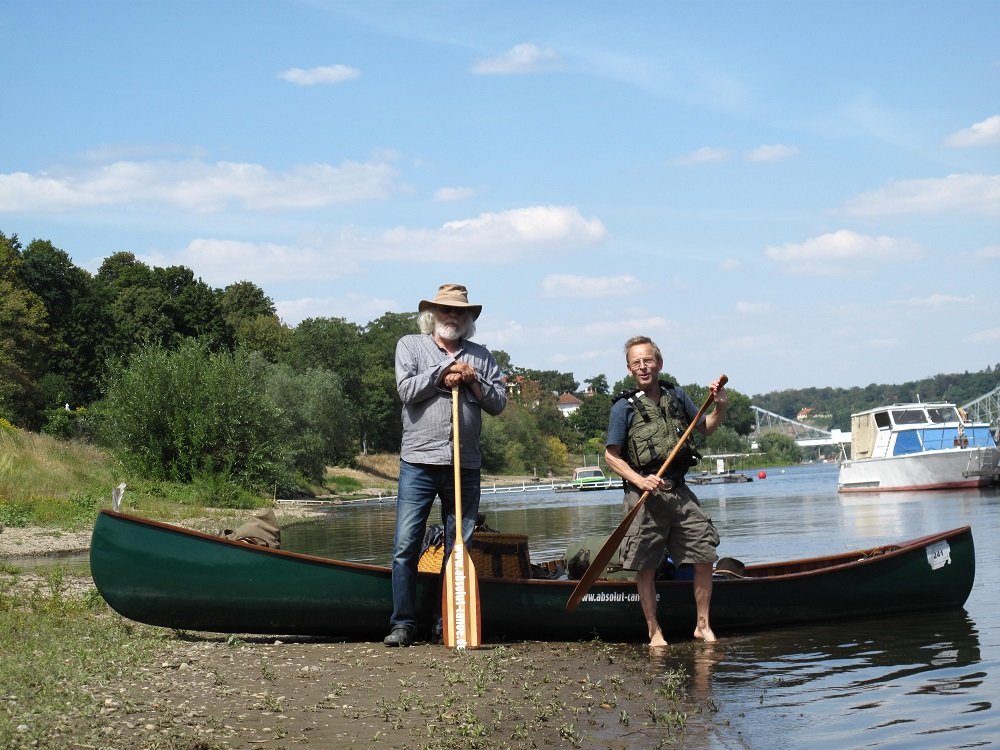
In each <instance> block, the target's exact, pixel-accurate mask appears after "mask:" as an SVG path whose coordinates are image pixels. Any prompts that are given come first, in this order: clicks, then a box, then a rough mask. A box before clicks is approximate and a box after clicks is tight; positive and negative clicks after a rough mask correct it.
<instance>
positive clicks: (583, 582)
mask: <svg viewBox="0 0 1000 750" xmlns="http://www.w3.org/2000/svg"><path fill="white" fill-rule="evenodd" d="M727 382H729V378H727V377H726V376H725V375H721V376H720V377H719V387H720V388H721V387H722V386H724V385H725V384H726V383H727ZM714 400H715V394H714V393H711V392H709V394H708V398H706V399H705V403H703V404H702V405H701V408H700V409H699V410H698V413H697V414H695V416H694V419H692V420H691V424H689V425H688V427H687V429H686V430H684V434H683V435H681V436H680V439H678V441H677V445H675V446H674V448H673V450H671V451H670V455H669V456H667V459H666V460H665V461H664V462H663V466H661V467H660V470H659V471H658V472H656V476H658V477H662V476H663V474H664V472H665V471H666V470H667V468H668V467H669V466H670V464H672V463H673V461H674V458H676V457H677V454H678V453H679V452H680V450H681V448H682V447H683V446H684V443H686V442H687V439H688V438H689V437H690V436H691V433H692V432H694V429H695V428H696V427H697V426H698V423H699V422H700V421H701V418H702V417H703V416H704V415H705V410H706V409H708V407H709V406H710V405H711V404H712V402H713V401H714ZM648 497H649V492H648V491H647V492H643V493H642V497H640V498H639V501H638V502H637V503H636V504H635V506H633V508H632V510H630V511H629V512H628V513H627V514H625V518H623V519H622V522H621V523H620V524H618V528H617V529H615V530H614V531H613V532H612V533H611V536H609V537H608V539H607V541H606V542H604V546H603V547H601V549H600V551H599V552H598V553H597V554H596V555H594V559H593V560H591V562H590V567H588V568H587V570H586V572H584V574H583V577H582V578H580V582H579V583H577V584H576V588H574V589H573V593H572V594H570V596H569V600H568V601H567V602H566V609H568V610H570V611H572V610H574V609H576V605H577V604H579V603H580V600H581V599H583V597H584V596H586V594H587V592H588V591H590V587H591V586H593V585H594V582H595V581H596V580H597V579H598V578H600V576H601V573H603V572H604V569H605V567H607V564H608V561H609V560H610V559H611V557H612V555H614V554H615V550H616V549H618V547H619V546H620V545H621V543H622V539H624V538H625V534H626V533H628V529H629V526H631V525H632V521H633V520H634V519H635V517H636V516H637V515H639V511H640V510H642V505H643V503H645V502H646V498H648Z"/></svg>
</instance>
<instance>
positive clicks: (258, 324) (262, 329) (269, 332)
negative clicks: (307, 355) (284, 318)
mask: <svg viewBox="0 0 1000 750" xmlns="http://www.w3.org/2000/svg"><path fill="white" fill-rule="evenodd" d="M293 335H294V334H293V332H292V329H290V328H289V327H288V326H286V325H285V324H284V323H282V322H281V321H280V320H279V319H278V317H277V316H276V315H258V316H257V317H255V318H244V319H241V320H239V321H238V322H237V323H236V328H235V330H234V332H233V339H234V340H235V342H236V346H238V347H241V348H243V349H248V350H249V351H252V352H257V353H258V354H260V355H261V356H262V357H264V359H266V360H267V361H268V362H280V361H282V360H285V359H287V357H288V352H289V350H290V349H291V346H292V338H293Z"/></svg>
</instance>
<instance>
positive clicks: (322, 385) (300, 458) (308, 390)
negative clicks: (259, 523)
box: [268, 365, 355, 483]
mask: <svg viewBox="0 0 1000 750" xmlns="http://www.w3.org/2000/svg"><path fill="white" fill-rule="evenodd" d="M268 391H269V393H270V395H271V398H272V400H273V401H274V403H275V404H276V405H277V407H278V409H279V411H280V413H281V415H282V418H283V419H282V426H281V430H282V435H284V436H285V439H286V440H287V441H288V443H289V445H290V447H291V456H292V462H293V463H294V465H295V468H296V469H297V470H298V471H299V472H300V473H301V474H303V475H304V476H305V477H306V478H307V479H309V480H311V481H313V482H316V483H321V482H322V481H323V477H324V475H325V474H326V467H327V466H331V465H336V464H340V463H345V462H347V461H348V460H349V459H351V458H353V457H354V448H355V441H354V440H353V437H352V435H351V430H350V424H349V422H350V416H349V410H348V409H347V408H345V407H346V403H345V402H346V399H345V397H344V392H343V390H342V389H341V387H340V380H339V378H338V377H337V376H336V374H334V373H332V372H330V371H329V370H322V369H309V370H305V371H304V372H296V371H295V370H293V369H292V368H291V367H290V366H288V365H272V366H271V367H270V370H269V377H268Z"/></svg>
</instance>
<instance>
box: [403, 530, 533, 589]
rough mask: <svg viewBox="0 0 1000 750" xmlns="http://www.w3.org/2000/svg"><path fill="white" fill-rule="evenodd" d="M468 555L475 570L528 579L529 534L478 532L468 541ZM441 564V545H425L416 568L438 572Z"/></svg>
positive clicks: (529, 574) (442, 554) (442, 555)
mask: <svg viewBox="0 0 1000 750" xmlns="http://www.w3.org/2000/svg"><path fill="white" fill-rule="evenodd" d="M469 557H471V558H472V564H473V565H475V566H476V573H477V574H478V575H481V576H491V577H493V578H531V559H530V557H529V556H528V537H527V536H526V535H524V534H500V533H498V532H494V531H477V532H476V533H475V534H473V535H472V541H471V542H469ZM443 564H444V545H443V544H438V545H435V546H433V547H428V548H427V550H426V551H425V552H424V553H423V554H422V555H421V556H420V560H419V562H418V563H417V570H419V571H422V572H424V573H440V572H441V566H442V565H443Z"/></svg>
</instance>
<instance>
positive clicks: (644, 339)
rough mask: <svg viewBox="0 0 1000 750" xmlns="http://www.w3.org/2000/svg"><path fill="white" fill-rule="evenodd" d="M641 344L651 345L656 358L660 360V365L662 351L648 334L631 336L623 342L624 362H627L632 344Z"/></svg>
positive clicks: (661, 363)
mask: <svg viewBox="0 0 1000 750" xmlns="http://www.w3.org/2000/svg"><path fill="white" fill-rule="evenodd" d="M643 344H649V345H650V346H651V347H653V353H654V354H656V358H657V359H658V360H659V361H660V365H661V366H662V365H663V353H662V352H660V347H658V346H657V345H656V342H655V341H653V339H651V338H649V336H633V337H632V338H630V339H629V340H628V341H626V342H625V364H628V353H629V350H630V349H631V348H632V347H633V346H642V345H643Z"/></svg>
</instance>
